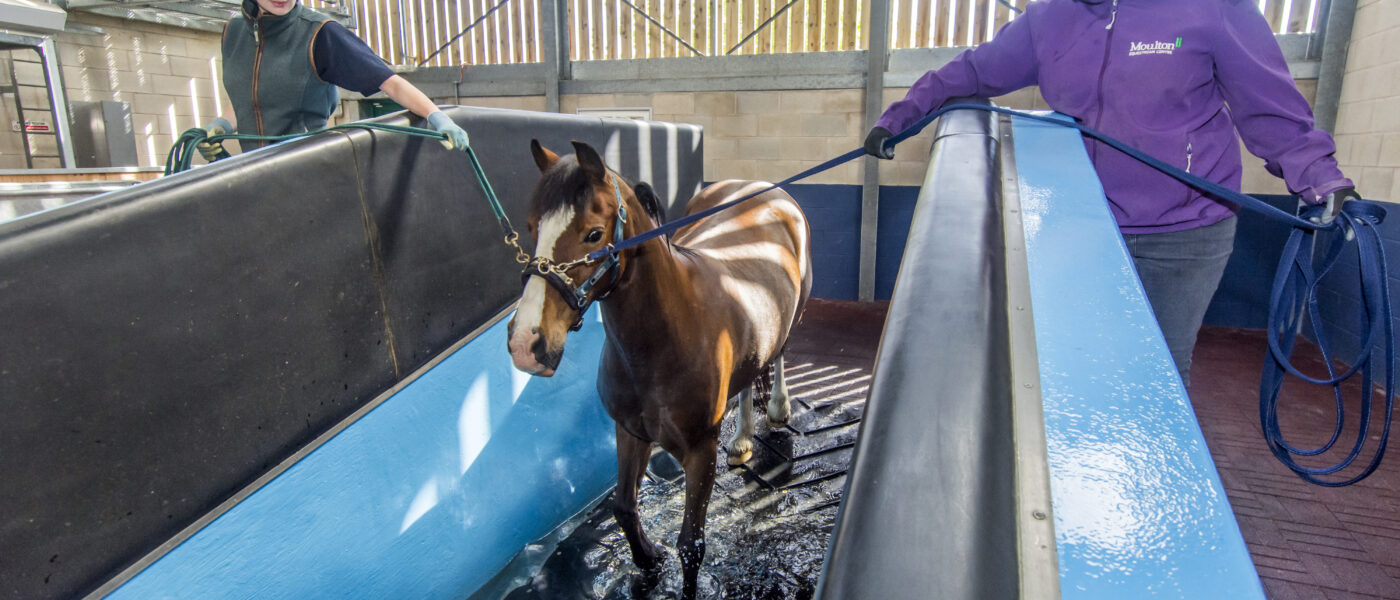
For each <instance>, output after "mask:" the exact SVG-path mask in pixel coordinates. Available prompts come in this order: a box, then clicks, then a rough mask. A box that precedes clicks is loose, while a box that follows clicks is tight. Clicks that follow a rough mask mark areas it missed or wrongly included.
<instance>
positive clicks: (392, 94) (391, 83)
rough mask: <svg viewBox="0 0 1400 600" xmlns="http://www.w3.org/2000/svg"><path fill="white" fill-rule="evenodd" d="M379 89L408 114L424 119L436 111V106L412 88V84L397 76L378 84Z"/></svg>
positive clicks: (420, 92)
mask: <svg viewBox="0 0 1400 600" xmlns="http://www.w3.org/2000/svg"><path fill="white" fill-rule="evenodd" d="M379 89H380V91H382V92H384V93H385V94H388V95H389V98H390V99H392V100H393V101H394V102H398V103H399V105H400V106H403V107H404V108H407V109H408V110H409V112H412V113H413V114H415V115H418V116H420V117H425V118H426V117H427V116H428V115H430V114H432V113H433V112H434V111H436V110H438V107H437V105H436V104H433V101H432V100H430V99H429V98H428V96H426V95H425V94H423V92H422V91H420V90H419V89H418V88H417V87H414V85H413V84H412V83H409V82H408V80H407V79H404V78H403V77H400V76H398V75H394V76H393V77H390V78H388V79H385V80H384V83H383V84H380V86H379Z"/></svg>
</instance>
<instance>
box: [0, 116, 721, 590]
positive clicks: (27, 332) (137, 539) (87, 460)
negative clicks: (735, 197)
mask: <svg viewBox="0 0 1400 600" xmlns="http://www.w3.org/2000/svg"><path fill="white" fill-rule="evenodd" d="M448 112H449V114H450V115H451V116H452V117H453V118H454V119H455V120H456V121H457V122H458V123H460V124H462V125H463V126H464V127H465V128H466V129H467V131H468V132H470V134H471V137H472V141H473V145H474V147H475V148H476V149H477V150H478V153H479V154H480V157H481V161H482V163H483V166H484V168H485V170H486V172H487V173H488V174H489V176H490V178H491V180H492V182H493V184H494V185H495V188H496V191H497V193H498V194H499V195H500V198H501V200H502V202H503V203H504V204H505V205H506V207H507V211H508V213H509V215H510V217H511V220H512V221H513V222H514V223H515V224H516V227H517V228H518V229H520V230H521V231H522V232H523V233H522V235H523V236H524V237H525V238H526V239H525V240H522V242H525V243H527V244H528V237H529V235H528V232H524V219H525V215H524V202H525V200H526V198H527V194H528V192H529V190H530V188H531V187H532V186H533V185H534V182H535V180H536V177H537V175H538V170H537V169H536V167H535V164H534V161H533V160H532V158H531V156H530V151H529V143H530V139H531V138H539V139H540V140H541V142H542V143H544V144H545V145H546V146H547V147H550V148H552V149H554V150H555V151H557V152H559V153H561V154H564V153H571V152H573V149H572V147H571V145H570V144H569V141H570V140H573V139H577V140H583V141H587V142H589V143H591V144H593V145H594V147H596V148H598V149H599V150H600V152H604V154H605V155H612V156H620V157H622V158H621V159H620V160H618V161H616V162H615V163H614V166H616V167H619V169H620V171H621V172H622V173H623V174H624V176H627V177H629V178H632V179H636V178H638V177H639V176H644V175H645V176H646V177H647V179H648V180H650V181H651V182H652V183H653V184H654V185H655V188H656V190H657V192H658V194H659V195H661V197H662V200H663V201H669V202H670V203H671V205H672V206H673V207H677V208H676V210H679V209H680V208H679V207H682V206H683V205H684V204H685V201H686V200H688V199H689V198H690V196H691V195H692V194H693V193H694V192H695V191H696V190H697V189H698V187H699V183H700V181H701V171H700V168H701V165H700V156H701V146H700V140H699V132H698V130H694V129H690V128H684V127H682V128H677V127H674V126H670V125H667V124H659V123H648V124H643V123H639V122H631V121H619V120H600V119H597V118H585V117H576V116H565V115H557V114H546V113H526V112H517V111H505V110H491V109H469V108H453V109H449V111H448ZM380 121H381V122H388V123H398V124H408V120H407V119H406V118H405V117H402V116H398V117H390V118H386V119H381V120H380ZM417 123H418V124H420V125H421V121H419V122H417ZM607 148H612V149H613V152H611V153H609V152H607V151H606V149H607ZM639 149H643V150H647V151H648V154H647V155H645V156H643V155H640V150H639ZM619 163H620V164H619ZM514 257H515V252H514V251H513V250H512V249H510V248H508V247H507V246H506V245H505V244H504V243H503V242H502V240H501V232H500V229H499V227H498V225H497V222H496V219H495V218H494V217H493V215H492V213H491V211H490V209H489V208H488V206H487V204H486V202H485V199H484V196H483V195H482V193H481V191H480V189H479V188H478V186H477V183H476V180H475V179H474V178H473V176H472V173H471V170H470V167H469V164H468V162H467V160H466V157H465V155H464V154H462V153H460V152H450V151H447V150H445V149H443V148H442V147H441V146H440V145H439V144H438V143H437V142H436V141H431V140H426V139H423V138H415V137H409V136H404V135H400V134H392V133H383V132H367V131H362V130H361V131H354V132H351V133H345V134H342V133H330V134H325V135H320V136H316V137H314V138H308V139H303V140H297V141H293V142H288V143H284V144H281V145H279V146H275V147H271V148H268V149H264V150H260V151H257V152H252V153H248V154H245V155H241V156H236V157H234V158H233V159H230V160H226V161H223V162H220V163H217V164H214V165H210V166H206V167H200V168H197V169H195V170H193V171H191V172H187V173H182V174H179V175H176V176H172V177H166V178H162V179H160V180H157V181H154V182H150V183H146V184H142V185H138V186H135V187H132V188H129V189H126V190H122V191H119V192H114V193H111V194H107V195H104V196H101V197H98V198H94V199H92V200H89V201H85V202H80V203H77V204H73V205H69V206H66V207H63V208H61V209H57V210H54V211H50V212H46V213H41V214H38V215H33V216H31V217H28V218H24V219H20V220H17V221H12V222H9V223H6V224H0V339H3V340H4V341H3V344H0V399H3V405H0V406H3V410H4V418H3V419H0V481H4V485H0V549H3V550H0V597H6V598H27V599H37V598H72V597H76V596H80V595H82V594H84V593H87V592H88V591H91V590H93V589H95V588H96V587H97V586H99V585H100V584H101V583H102V582H104V581H105V580H107V579H108V578H110V577H112V576H113V575H115V574H116V573H117V572H119V571H120V570H121V569H122V568H124V567H125V566H127V565H129V564H131V563H133V562H134V561H136V560H138V559H140V558H141V557H142V556H144V555H145V554H146V553H148V552H150V551H151V550H153V549H155V548H156V547H158V546H159V545H160V544H162V543H163V542H165V541H166V540H167V539H170V538H171V537H172V536H173V535H175V534H176V533H177V532H179V531H180V530H181V529H183V528H184V527H186V526H187V525H189V524H191V523H192V522H194V521H196V520H197V519H198V518H199V517H201V516H202V515H204V514H205V513H207V512H208V511H210V510H211V509H212V508H214V507H216V506H217V505H218V504H219V503H221V502H222V501H224V500H225V499H227V498H229V497H230V496H232V495H233V494H234V493H235V492H237V491H238V490H240V489H241V488H244V487H245V486H247V485H248V484H250V483H251V482H253V481H254V480H255V479H256V478H257V477H258V476H259V475H261V474H262V473H264V472H266V471H268V469H270V468H272V467H274V466H276V465H277V464H278V463H280V462H281V461H283V460H284V459H285V458H287V457H288V456H290V455H292V454H293V453H294V452H296V451H297V450H298V449H299V448H301V447H302V446H304V445H306V444H307V443H308V442H310V441H311V440H313V439H315V438H316V437H317V436H318V435H319V434H321V433H322V432H324V431H327V430H328V429H329V428H331V427H333V426H334V425H335V424H336V423H337V422H339V421H341V420H342V419H344V418H346V416H347V415H350V414H351V413H352V412H354V411H355V410H356V409H357V408H359V407H360V406H362V405H364V404H365V403H366V402H368V401H370V400H372V399H373V398H375V397H376V396H377V395H379V394H380V393H382V392H384V391H385V390H387V389H389V388H390V387H392V386H393V385H394V384H395V383H396V382H397V381H399V380H400V379H401V378H402V377H404V376H406V375H408V374H410V373H411V372H412V371H413V370H414V369H415V367H417V366H419V365H423V364H424V363H426V362H428V361H429V360H431V359H432V358H433V357H434V356H436V355H437V354H439V353H440V352H442V351H443V350H445V349H447V348H448V347H449V346H451V345H452V344H453V343H454V342H456V341H457V340H459V339H461V338H462V337H463V336H465V335H467V334H469V333H470V332H471V331H473V330H474V329H475V328H476V327H478V326H479V325H481V324H483V323H485V322H486V321H487V320H489V319H490V318H491V317H493V316H494V315H496V314H498V313H499V312H500V311H501V310H503V309H504V308H505V307H507V306H508V305H509V304H510V303H511V302H512V301H514V299H515V297H516V295H517V293H518V292H519V286H520V277H519V265H517V264H516V262H515V260H514ZM501 351H502V352H505V351H506V350H505V348H502V349H501Z"/></svg>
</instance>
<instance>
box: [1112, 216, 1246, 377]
mask: <svg viewBox="0 0 1400 600" xmlns="http://www.w3.org/2000/svg"><path fill="white" fill-rule="evenodd" d="M1236 220H1237V219H1236V218H1235V217H1230V218H1228V219H1225V220H1224V221H1221V222H1219V223H1216V224H1214V225H1207V226H1205V227H1198V228H1196V229H1188V230H1186V231H1174V232H1171V233H1143V234H1124V235H1123V241H1124V242H1125V243H1126V244H1127V246H1128V254H1130V255H1132V257H1133V263H1134V265H1135V266H1136V267H1137V272H1138V278H1139V279H1141V280H1142V287H1143V290H1145V291H1146V292H1147V301H1148V303H1150V304H1151V305H1152V312H1153V313H1154V314H1155V315H1156V316H1157V324H1158V325H1159V326H1161V328H1162V335H1163V337H1165V338H1166V339H1167V349H1168V350H1170V351H1171V353H1172V360H1173V361H1174V362H1176V369H1177V371H1179V372H1181V381H1182V383H1184V384H1188V385H1189V384H1190V383H1191V351H1192V350H1193V349H1194V348H1195V347H1196V333H1197V332H1198V331H1200V329H1201V321H1203V320H1204V319H1205V316H1206V307H1208V306H1210V299H1211V297H1212V296H1214V295H1215V289H1216V288H1217V287H1219V285H1220V276H1221V274H1223V273H1224V272H1225V263H1226V262H1228V261H1229V260H1230V251H1231V250H1233V249H1234V247H1235V221H1236Z"/></svg>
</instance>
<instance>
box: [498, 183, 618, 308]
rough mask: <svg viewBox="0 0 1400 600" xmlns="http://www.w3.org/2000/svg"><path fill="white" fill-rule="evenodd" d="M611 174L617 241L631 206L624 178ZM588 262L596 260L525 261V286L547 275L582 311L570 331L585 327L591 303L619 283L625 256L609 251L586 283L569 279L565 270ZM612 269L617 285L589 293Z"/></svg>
mask: <svg viewBox="0 0 1400 600" xmlns="http://www.w3.org/2000/svg"><path fill="white" fill-rule="evenodd" d="M609 175H610V176H611V177H612V180H613V193H614V194H615V195H616V196H617V223H616V224H615V225H614V226H613V242H614V243H616V242H619V241H621V240H622V224H623V223H625V222H627V206H626V205H624V204H623V203H622V187H621V184H622V182H621V181H619V180H618V178H617V175H612V174H609ZM612 245H613V244H612V243H609V244H608V248H611V247H612ZM588 262H592V261H590V260H588V258H587V256H585V257H584V258H582V259H579V260H576V261H572V262H567V263H562V264H561V263H556V262H554V261H552V260H550V259H548V258H542V257H535V258H533V259H531V260H530V261H529V262H527V263H526V264H525V270H524V271H523V272H521V273H520V285H521V286H524V285H525V284H526V283H529V281H530V278H531V277H533V276H536V275H538V276H540V277H542V278H544V280H545V282H547V283H549V285H550V287H553V288H554V289H556V290H558V291H559V294H560V295H561V296H563V297H564V301H565V302H567V303H568V304H569V308H572V309H574V310H575V311H577V312H578V318H576V319H574V323H573V325H570V326H569V331H578V330H579V328H581V327H583V314H584V313H586V312H588V307H589V306H591V305H592V304H593V302H594V301H597V300H602V299H603V298H606V297H607V296H608V293H609V292H612V289H613V286H615V285H617V277H618V272H617V265H618V263H619V262H621V259H619V258H618V255H617V253H614V252H609V253H608V255H607V257H606V258H603V259H602V263H601V264H599V265H598V268H597V269H594V270H593V274H592V275H590V276H589V277H588V279H586V280H584V282H583V283H581V284H579V285H577V286H575V285H574V283H573V280H571V279H569V276H568V275H566V274H565V271H568V270H569V269H570V268H573V267H574V266H576V265H579V264H586V263H588ZM608 273H612V276H613V281H612V283H613V285H610V286H608V290H607V291H606V292H603V293H602V294H601V295H598V296H596V297H591V298H590V297H589V293H590V292H592V291H593V289H594V287H595V286H597V285H598V282H599V281H602V280H603V277H606V276H607V275H608Z"/></svg>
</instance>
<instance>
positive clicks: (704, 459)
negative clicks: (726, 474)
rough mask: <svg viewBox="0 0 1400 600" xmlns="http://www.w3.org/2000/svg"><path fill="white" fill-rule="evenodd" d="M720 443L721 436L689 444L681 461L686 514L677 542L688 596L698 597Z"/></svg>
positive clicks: (683, 595) (684, 591)
mask: <svg viewBox="0 0 1400 600" xmlns="http://www.w3.org/2000/svg"><path fill="white" fill-rule="evenodd" d="M718 445H719V440H718V439H716V438H710V439H709V440H708V441H705V442H702V443H700V444H697V445H696V446H694V447H692V448H690V450H689V451H688V452H686V454H685V458H684V459H683V460H682V461H681V466H682V467H684V468H685V518H684V520H683V521H682V522H681V533H680V537H679V539H678V540H676V546H678V547H677V551H678V552H679V554H680V555H681V575H682V577H683V584H682V587H681V597H682V598H686V599H692V598H695V592H696V584H697V582H698V581H699V578H700V563H701V562H703V561H704V558H705V513H706V511H707V510H708V509H709V507H710V492H712V491H714V488H715V449H716V448H715V447H716V446H718Z"/></svg>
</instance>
